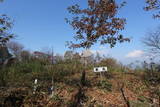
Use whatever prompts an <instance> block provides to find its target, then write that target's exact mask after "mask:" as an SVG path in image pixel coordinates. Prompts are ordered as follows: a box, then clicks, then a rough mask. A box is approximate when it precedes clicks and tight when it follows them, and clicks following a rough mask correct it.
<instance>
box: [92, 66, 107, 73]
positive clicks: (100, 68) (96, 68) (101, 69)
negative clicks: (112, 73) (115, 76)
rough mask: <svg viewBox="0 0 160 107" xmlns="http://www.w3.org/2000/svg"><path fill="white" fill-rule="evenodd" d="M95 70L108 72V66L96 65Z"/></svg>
mask: <svg viewBox="0 0 160 107" xmlns="http://www.w3.org/2000/svg"><path fill="white" fill-rule="evenodd" d="M93 71H94V72H106V71H107V67H95V68H94V70H93Z"/></svg>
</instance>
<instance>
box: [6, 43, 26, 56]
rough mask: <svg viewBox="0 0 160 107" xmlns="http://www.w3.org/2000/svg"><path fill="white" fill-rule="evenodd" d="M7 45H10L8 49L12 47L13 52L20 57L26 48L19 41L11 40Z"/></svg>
mask: <svg viewBox="0 0 160 107" xmlns="http://www.w3.org/2000/svg"><path fill="white" fill-rule="evenodd" d="M7 47H8V49H10V50H11V51H12V52H13V54H14V55H15V56H16V57H17V58H20V54H21V52H22V50H23V48H24V47H23V45H22V44H20V43H18V42H14V41H11V42H8V43H7Z"/></svg>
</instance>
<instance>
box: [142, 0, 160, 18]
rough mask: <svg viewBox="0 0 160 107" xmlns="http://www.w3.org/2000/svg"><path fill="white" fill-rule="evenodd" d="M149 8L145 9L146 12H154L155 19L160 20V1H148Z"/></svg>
mask: <svg viewBox="0 0 160 107" xmlns="http://www.w3.org/2000/svg"><path fill="white" fill-rule="evenodd" d="M146 3H147V6H146V7H145V8H144V9H145V10H146V11H151V10H154V11H155V13H154V14H153V17H154V18H160V11H159V10H160V0H146Z"/></svg>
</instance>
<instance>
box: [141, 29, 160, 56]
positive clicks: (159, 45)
mask: <svg viewBox="0 0 160 107" xmlns="http://www.w3.org/2000/svg"><path fill="white" fill-rule="evenodd" d="M142 42H143V44H144V45H145V46H146V47H147V49H148V51H149V53H150V54H154V55H158V54H159V53H160V27H158V28H157V29H156V30H155V31H151V32H149V33H147V34H146V35H145V36H144V37H143V39H142ZM159 55H160V54H159Z"/></svg>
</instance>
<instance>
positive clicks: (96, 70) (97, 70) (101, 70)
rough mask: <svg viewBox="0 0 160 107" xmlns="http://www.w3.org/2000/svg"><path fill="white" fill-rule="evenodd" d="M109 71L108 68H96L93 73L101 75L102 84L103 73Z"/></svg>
mask: <svg viewBox="0 0 160 107" xmlns="http://www.w3.org/2000/svg"><path fill="white" fill-rule="evenodd" d="M107 71H108V69H107V67H94V70H93V72H96V73H97V72H99V73H100V78H101V82H102V72H107Z"/></svg>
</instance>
